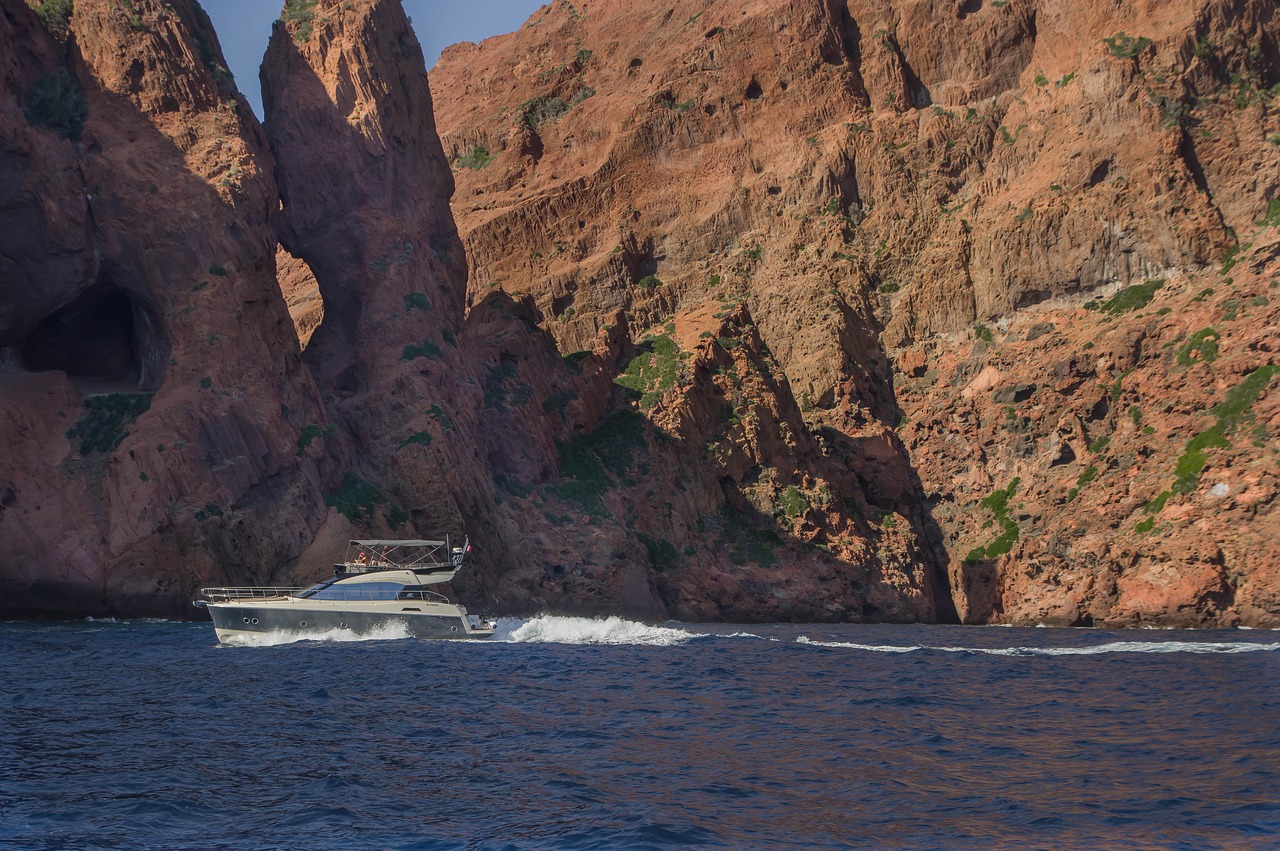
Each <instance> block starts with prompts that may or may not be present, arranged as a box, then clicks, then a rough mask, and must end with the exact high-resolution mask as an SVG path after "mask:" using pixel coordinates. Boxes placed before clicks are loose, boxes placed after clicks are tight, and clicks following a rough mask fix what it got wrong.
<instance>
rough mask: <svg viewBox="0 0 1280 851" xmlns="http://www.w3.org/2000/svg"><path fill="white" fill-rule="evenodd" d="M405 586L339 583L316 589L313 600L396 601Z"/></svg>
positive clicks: (312, 595) (395, 583) (373, 583)
mask: <svg viewBox="0 0 1280 851" xmlns="http://www.w3.org/2000/svg"><path fill="white" fill-rule="evenodd" d="M403 587H404V586H403V585H402V584H401V583H399V582H359V583H350V582H348V583H339V584H333V585H329V586H327V587H324V588H317V589H315V592H314V593H311V594H309V595H308V596H310V597H311V599H313V600H394V599H396V595H397V594H399V593H400V589H401V588H403Z"/></svg>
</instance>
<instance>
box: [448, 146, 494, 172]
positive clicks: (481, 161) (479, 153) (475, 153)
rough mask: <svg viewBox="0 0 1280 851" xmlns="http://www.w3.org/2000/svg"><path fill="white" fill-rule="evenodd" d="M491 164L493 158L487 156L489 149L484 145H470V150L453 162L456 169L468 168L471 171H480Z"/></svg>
mask: <svg viewBox="0 0 1280 851" xmlns="http://www.w3.org/2000/svg"><path fill="white" fill-rule="evenodd" d="M491 162H493V157H492V156H491V155H490V154H489V149H488V148H486V147H485V146H484V145H472V146H471V150H470V151H468V152H467V153H465V154H463V155H462V156H460V157H458V159H457V160H456V161H455V163H456V165H457V166H458V168H469V169H471V170H472V171H479V170H480V169H482V168H484V167H485V166H487V165H488V164H489V163H491Z"/></svg>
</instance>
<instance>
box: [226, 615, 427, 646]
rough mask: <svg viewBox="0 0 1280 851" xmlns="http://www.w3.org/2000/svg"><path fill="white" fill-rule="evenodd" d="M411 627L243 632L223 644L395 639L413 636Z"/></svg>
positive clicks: (391, 625) (385, 625)
mask: <svg viewBox="0 0 1280 851" xmlns="http://www.w3.org/2000/svg"><path fill="white" fill-rule="evenodd" d="M411 637H412V636H410V635H409V628H408V626H407V625H406V624H404V623H402V622H395V621H393V622H391V623H386V624H382V625H381V626H378V627H377V628H376V629H372V630H370V631H369V632H361V633H356V632H352V631H351V630H349V629H330V630H326V631H325V632H306V633H301V632H295V631H293V630H273V631H272V632H252V633H241V634H239V635H231V636H227V640H226V641H223V642H222V644H223V645H224V646H228V647H276V646H278V645H281V644H293V643H294V642H297V641H395V640H396V639H400V638H411Z"/></svg>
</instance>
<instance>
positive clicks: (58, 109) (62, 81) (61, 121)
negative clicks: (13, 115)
mask: <svg viewBox="0 0 1280 851" xmlns="http://www.w3.org/2000/svg"><path fill="white" fill-rule="evenodd" d="M22 114H23V115H25V116H26V117H27V121H29V122H31V123H32V124H36V125H39V126H41V127H47V128H49V129H50V130H53V131H54V132H56V133H57V134H58V135H59V136H60V137H62V138H63V139H70V140H71V141H73V142H74V141H77V140H79V138H80V134H81V133H82V132H84V120H85V116H86V115H87V114H88V107H87V106H86V105H85V100H84V95H83V94H82V93H81V91H80V87H79V86H78V85H76V81H75V80H74V79H72V77H71V74H70V73H69V72H68V71H67V69H65V68H59V69H58V70H57V71H54V72H53V73H52V74H46V75H44V76H43V77H40V78H39V79H37V80H36V81H35V82H34V83H32V84H31V87H30V88H29V89H27V95H26V97H25V98H23V101H22Z"/></svg>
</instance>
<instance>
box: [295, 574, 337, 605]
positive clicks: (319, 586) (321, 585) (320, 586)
mask: <svg viewBox="0 0 1280 851" xmlns="http://www.w3.org/2000/svg"><path fill="white" fill-rule="evenodd" d="M337 581H338V580H337V579H336V578H334V579H326V580H324V581H323V582H317V583H316V584H315V585H312V586H311V587H310V588H308V589H307V590H306V591H303V592H302V593H300V594H298V597H299V598H303V597H314V596H316V595H317V594H319V593H320V592H321V591H323V590H324V589H326V588H328V587H329V586H330V585H332V584H333V583H335V582H337ZM319 599H321V600H323V599H324V598H323V597H320V598H319Z"/></svg>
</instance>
